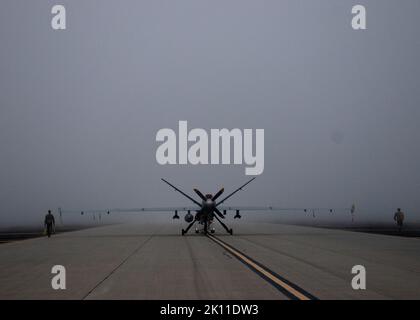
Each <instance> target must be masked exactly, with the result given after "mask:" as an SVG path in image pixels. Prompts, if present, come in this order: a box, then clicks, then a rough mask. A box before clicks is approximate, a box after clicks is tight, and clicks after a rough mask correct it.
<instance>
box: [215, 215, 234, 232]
mask: <svg viewBox="0 0 420 320" xmlns="http://www.w3.org/2000/svg"><path fill="white" fill-rule="evenodd" d="M214 217H215V218H216V220H217V221H219V223H220V224H221V225H222V227H223V228H224V229H225V230H226V232H227V233H229V234H230V235H232V234H233V230H232V228H231V229H229V228H228V227H227V225H225V224H224V223H223V222H222V220H220V219H219V217H218V216H214Z"/></svg>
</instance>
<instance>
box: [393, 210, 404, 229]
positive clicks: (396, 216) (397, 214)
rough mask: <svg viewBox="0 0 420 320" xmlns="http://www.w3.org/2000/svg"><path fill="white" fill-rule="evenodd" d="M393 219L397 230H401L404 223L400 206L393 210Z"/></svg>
mask: <svg viewBox="0 0 420 320" xmlns="http://www.w3.org/2000/svg"><path fill="white" fill-rule="evenodd" d="M394 220H395V221H396V222H397V226H398V231H399V232H401V229H402V227H403V223H404V212H402V211H401V208H398V209H397V212H395V214H394Z"/></svg>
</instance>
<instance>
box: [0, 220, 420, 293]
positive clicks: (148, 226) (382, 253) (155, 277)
mask: <svg viewBox="0 0 420 320" xmlns="http://www.w3.org/2000/svg"><path fill="white" fill-rule="evenodd" d="M184 224H185V223H182V221H176V222H173V221H169V222H155V223H150V222H143V223H132V224H121V225H112V226H104V227H97V228H92V229H85V230H81V231H75V232H67V233H63V234H59V235H55V236H53V237H52V238H50V239H48V238H46V237H44V238H35V239H30V240H24V241H17V242H12V243H7V244H2V245H0V299H276V300H277V299H279V300H283V299H290V295H288V292H286V291H287V290H286V291H285V290H283V288H281V287H280V286H279V285H276V283H275V282H276V281H277V280H276V279H280V280H278V281H280V282H282V283H283V284H286V287H287V286H288V285H287V284H290V285H291V286H292V287H293V286H296V287H297V288H300V289H302V290H303V291H304V292H306V293H308V295H310V296H311V297H314V298H318V299H419V298H420V240H419V239H415V238H402V237H395V236H384V235H375V234H367V233H358V232H349V231H340V230H330V229H320V228H311V227H300V226H291V225H282V224H270V223H247V222H246V221H245V220H244V219H242V220H240V221H234V222H233V221H230V222H229V225H230V226H232V227H233V229H234V235H233V236H230V235H227V234H225V233H224V231H223V230H222V229H221V228H219V227H217V226H216V233H215V236H216V238H217V239H220V240H222V241H223V243H225V244H226V246H228V247H227V248H228V249H226V248H224V247H222V246H221V245H220V244H219V243H217V242H216V241H214V240H212V239H211V238H209V237H206V236H203V235H196V234H194V232H192V233H190V234H188V235H187V236H184V237H182V236H181V235H180V228H181V227H182V226H184ZM184 227H185V226H184ZM191 231H193V230H191ZM229 248H233V249H229ZM234 250H236V251H237V252H240V254H241V255H244V256H245V257H248V258H250V260H252V261H253V262H251V263H255V264H256V265H257V266H256V268H259V266H262V267H261V268H265V269H266V270H268V271H269V272H272V274H274V276H273V277H274V278H275V279H274V281H272V280H271V279H270V278H271V275H268V276H267V275H266V276H262V274H261V272H259V271H258V270H256V269H253V268H252V266H250V265H247V263H246V262H244V261H241V260H240V259H238V257H236V256H235V251H234ZM245 259H247V258H245ZM54 265H63V266H64V267H65V268H66V289H65V290H53V289H52V287H51V280H52V278H53V277H54V275H53V274H52V273H51V269H52V267H53V266H54ZM355 265H363V266H364V267H365V268H366V279H367V281H366V286H367V288H366V290H354V289H353V288H352V286H351V281H352V278H353V277H354V275H353V274H352V273H351V270H352V267H353V266H355ZM265 269H264V270H265ZM262 272H265V271H262ZM281 279H282V280H281Z"/></svg>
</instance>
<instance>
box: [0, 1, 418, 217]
mask: <svg viewBox="0 0 420 320" xmlns="http://www.w3.org/2000/svg"><path fill="white" fill-rule="evenodd" d="M356 3H362V4H365V5H366V8H367V18H368V19H367V26H368V29H367V30H366V31H353V30H352V29H351V27H350V21H351V7H352V5H354V4H356ZM356 3H355V1H348V0H345V1H333V0H328V1H314V0H305V1H302V0H288V1H279V0H278V1H257V0H252V1H249V0H235V1H234V0H228V1H225V0H224V1H221V0H218V1H210V0H209V1H202V0H176V1H156V0H153V1H152V0H149V1H134V0H133V1H81V0H80V1H59V4H64V5H65V6H66V9H67V30H65V31H53V30H52V29H51V26H50V22H51V17H52V15H51V13H50V10H51V7H52V6H53V5H54V4H57V2H56V1H41V0H38V1H29V0H26V1H21V0H2V1H1V4H0V155H1V156H0V224H1V225H8V224H16V223H25V222H28V221H35V220H36V219H40V217H42V216H43V215H44V213H45V211H46V210H47V209H48V208H52V209H54V210H55V209H56V208H57V207H58V206H62V207H64V208H95V207H100V208H104V207H105V208H106V207H133V206H134V207H136V206H155V205H158V206H167V205H180V204H189V203H188V200H187V201H184V199H183V198H182V197H180V196H179V195H178V194H176V193H174V192H173V191H172V190H170V189H169V188H168V187H167V186H166V185H164V184H163V183H162V182H161V181H160V180H159V179H160V178H161V177H166V178H167V179H169V180H170V181H173V182H174V183H175V184H177V185H179V186H180V187H182V188H184V189H185V190H187V191H188V192H190V193H191V192H192V190H191V189H192V187H199V188H200V189H201V190H202V191H203V192H215V191H216V190H217V189H218V188H219V187H220V186H221V185H223V186H225V187H226V188H227V189H229V190H230V189H231V188H232V189H233V188H234V187H236V186H237V185H238V184H240V183H243V182H244V181H246V179H248V177H246V176H245V174H244V166H240V165H239V166H233V165H232V166H221V165H219V166H210V165H209V166H203V165H201V166H192V165H188V166H183V167H182V166H160V165H158V164H157V163H156V160H155V152H156V148H157V146H158V143H157V142H156V141H155V135H156V132H157V131H158V130H159V129H161V128H165V127H169V128H173V129H176V128H177V124H178V121H179V120H188V123H189V127H190V128H193V127H201V128H205V129H210V128H223V127H226V128H235V127H237V128H241V129H243V128H254V129H255V128H263V129H265V170H264V173H263V174H262V175H261V176H259V177H258V178H257V180H256V181H255V182H254V183H253V184H252V185H250V186H249V188H248V190H247V191H245V192H242V193H241V194H239V195H238V196H237V197H236V198H234V199H232V201H231V203H232V204H240V205H249V204H252V205H263V204H271V205H285V206H340V207H342V206H348V205H350V204H351V203H352V202H355V203H356V204H357V205H358V207H359V208H360V211H361V212H362V213H363V215H365V216H371V217H379V216H380V215H385V216H386V217H387V218H388V216H389V215H392V212H393V210H394V209H395V208H396V207H398V206H401V207H402V208H403V209H404V210H405V211H406V212H407V213H409V214H410V216H411V217H417V218H418V219H420V170H419V164H420V150H419V145H420V129H419V123H420V91H419V83H420V81H419V80H420V64H419V61H418V59H419V57H420V37H419V26H420V22H419V21H420V1H418V0H404V1H396V0H393V1H379V0H376V1H366V0H364V1H357V2H356Z"/></svg>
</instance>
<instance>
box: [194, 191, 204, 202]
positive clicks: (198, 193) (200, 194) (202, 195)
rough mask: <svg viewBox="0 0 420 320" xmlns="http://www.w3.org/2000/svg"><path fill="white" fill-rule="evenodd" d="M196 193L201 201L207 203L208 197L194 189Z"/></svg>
mask: <svg viewBox="0 0 420 320" xmlns="http://www.w3.org/2000/svg"><path fill="white" fill-rule="evenodd" d="M194 192H195V193H196V194H197V195H198V196H199V197H200V198H201V200H203V201H206V197H205V196H204V194H202V193H201V191H200V190H198V189H194Z"/></svg>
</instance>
